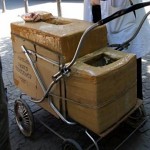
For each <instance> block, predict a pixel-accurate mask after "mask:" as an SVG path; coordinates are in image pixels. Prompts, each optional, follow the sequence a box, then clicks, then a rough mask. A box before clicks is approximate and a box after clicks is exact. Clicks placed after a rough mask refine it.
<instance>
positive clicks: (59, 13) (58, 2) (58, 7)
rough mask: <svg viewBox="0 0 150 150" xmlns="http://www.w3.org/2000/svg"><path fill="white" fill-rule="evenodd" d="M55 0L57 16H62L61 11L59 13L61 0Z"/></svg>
mask: <svg viewBox="0 0 150 150" xmlns="http://www.w3.org/2000/svg"><path fill="white" fill-rule="evenodd" d="M56 1H57V12H58V17H62V13H61V0H56Z"/></svg>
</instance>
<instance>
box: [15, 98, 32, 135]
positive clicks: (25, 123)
mask: <svg viewBox="0 0 150 150" xmlns="http://www.w3.org/2000/svg"><path fill="white" fill-rule="evenodd" d="M15 115H16V121H17V124H18V127H19V129H20V131H21V132H22V133H23V134H24V135H25V136H31V133H32V131H33V116H32V113H31V111H30V109H29V107H28V106H27V104H26V103H25V102H24V101H23V100H16V102H15Z"/></svg>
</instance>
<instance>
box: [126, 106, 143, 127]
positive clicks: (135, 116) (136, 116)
mask: <svg viewBox="0 0 150 150" xmlns="http://www.w3.org/2000/svg"><path fill="white" fill-rule="evenodd" d="M145 117H146V113H145V109H144V105H141V106H140V107H139V108H137V110H135V112H133V113H132V114H131V115H130V116H129V118H128V119H127V120H126V123H127V124H128V125H130V126H131V127H133V128H136V127H137V126H138V125H139V123H140V122H141V121H142V120H144V118H145ZM143 125H144V124H143Z"/></svg>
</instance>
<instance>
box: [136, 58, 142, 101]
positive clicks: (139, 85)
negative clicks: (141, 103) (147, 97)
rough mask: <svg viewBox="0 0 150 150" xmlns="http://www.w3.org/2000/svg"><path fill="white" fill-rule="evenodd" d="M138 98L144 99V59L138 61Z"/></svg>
mask: <svg viewBox="0 0 150 150" xmlns="http://www.w3.org/2000/svg"><path fill="white" fill-rule="evenodd" d="M137 98H139V99H143V88H142V59H141V58H138V59H137Z"/></svg>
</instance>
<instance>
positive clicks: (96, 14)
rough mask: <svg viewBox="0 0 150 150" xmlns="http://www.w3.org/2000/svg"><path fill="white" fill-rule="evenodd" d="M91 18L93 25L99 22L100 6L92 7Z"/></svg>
mask: <svg viewBox="0 0 150 150" xmlns="http://www.w3.org/2000/svg"><path fill="white" fill-rule="evenodd" d="M92 16H93V22H94V23H96V22H97V21H99V20H101V7H100V5H92Z"/></svg>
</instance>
